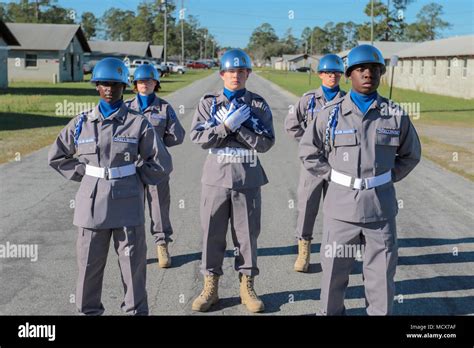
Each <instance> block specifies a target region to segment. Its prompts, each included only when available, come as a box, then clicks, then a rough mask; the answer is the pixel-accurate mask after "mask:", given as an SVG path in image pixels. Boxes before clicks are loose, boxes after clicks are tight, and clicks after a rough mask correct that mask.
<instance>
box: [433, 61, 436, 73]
mask: <svg viewBox="0 0 474 348" xmlns="http://www.w3.org/2000/svg"><path fill="white" fill-rule="evenodd" d="M433 76H436V59H435V60H433Z"/></svg>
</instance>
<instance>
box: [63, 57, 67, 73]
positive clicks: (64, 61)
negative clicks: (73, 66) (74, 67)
mask: <svg viewBox="0 0 474 348" xmlns="http://www.w3.org/2000/svg"><path fill="white" fill-rule="evenodd" d="M66 56H67V55H66V54H65V55H64V56H63V70H67V59H66Z"/></svg>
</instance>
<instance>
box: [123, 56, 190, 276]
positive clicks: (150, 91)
mask: <svg viewBox="0 0 474 348" xmlns="http://www.w3.org/2000/svg"><path fill="white" fill-rule="evenodd" d="M133 84H134V91H135V92H137V95H136V97H134V98H132V99H129V100H127V101H125V105H127V106H128V107H129V108H130V109H132V110H135V111H138V112H140V113H142V114H143V115H145V116H146V118H147V119H148V121H150V123H151V124H152V125H153V127H154V129H155V134H156V136H157V137H158V138H159V139H158V141H159V142H163V143H164V144H165V145H166V146H167V147H172V146H175V145H179V144H181V143H182V142H183V140H184V135H185V131H184V128H183V127H182V126H181V123H180V122H179V120H178V117H176V113H175V112H174V110H173V107H172V106H171V105H170V104H168V102H166V101H165V100H164V99H161V98H159V97H158V96H156V94H155V92H157V91H158V90H159V88H160V76H159V74H158V71H157V70H156V69H155V67H154V66H153V65H151V64H143V65H140V66H139V67H138V68H137V69H136V70H135V73H134V76H133ZM146 197H147V201H148V208H149V210H150V218H151V233H152V235H153V236H154V237H155V244H156V245H157V248H156V251H157V255H158V265H159V266H160V267H161V268H167V267H170V266H171V257H170V255H169V252H168V243H169V242H170V241H171V238H170V236H171V235H172V234H173V228H172V227H171V222H170V200H171V198H170V184H169V176H168V177H165V178H163V180H161V181H160V182H159V183H158V185H147V187H146Z"/></svg>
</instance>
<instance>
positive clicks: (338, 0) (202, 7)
mask: <svg viewBox="0 0 474 348" xmlns="http://www.w3.org/2000/svg"><path fill="white" fill-rule="evenodd" d="M3 1H5V0H3ZM142 1H143V0H100V1H97V0H79V1H78V0H59V4H60V5H61V6H64V7H68V8H73V9H75V10H76V11H77V14H78V15H79V16H80V15H81V13H82V12H84V11H91V12H93V13H94V14H95V15H96V16H99V17H100V16H102V14H103V13H104V11H105V10H107V9H108V8H110V7H118V8H122V9H128V10H135V9H136V8H137V5H138V4H139V3H140V2H142ZM148 1H150V0H148ZM174 1H175V3H177V4H178V7H180V6H181V0H174ZM368 1H369V0H233V1H230V0H184V7H185V8H186V15H189V14H192V15H194V16H196V17H197V18H198V19H199V22H200V23H201V24H202V25H203V26H205V27H207V28H209V30H210V32H211V33H213V34H214V36H215V37H216V38H217V41H218V42H219V44H220V45H221V46H232V47H245V46H246V45H247V43H248V39H249V37H250V35H251V33H252V31H253V29H255V28H256V27H257V26H259V25H260V24H262V23H264V22H268V23H270V24H271V25H272V26H273V28H275V30H276V33H277V35H278V36H280V37H281V36H282V35H283V34H284V33H285V31H286V30H287V29H288V28H292V32H293V35H294V36H296V37H300V35H301V32H302V31H303V29H304V28H305V27H306V26H309V27H314V26H316V25H317V26H324V24H326V23H327V22H329V21H333V22H335V23H337V22H346V21H349V20H351V21H353V22H355V23H363V22H365V21H369V20H370V18H369V17H367V16H366V15H365V14H364V13H363V10H364V7H365V5H366V4H367V3H368ZM383 2H384V3H386V0H383ZM430 2H436V3H439V4H441V5H442V6H443V10H444V15H443V17H442V18H443V19H444V20H445V21H448V22H449V23H451V24H452V27H451V28H450V29H448V30H445V31H444V32H443V33H442V36H443V37H449V36H456V35H467V34H473V33H474V5H473V4H474V1H472V0H438V1H433V0H415V1H414V2H413V3H412V4H410V5H409V6H408V8H407V11H406V13H405V17H406V21H407V22H408V23H411V22H413V21H415V20H416V14H417V13H418V12H419V10H420V9H421V8H422V7H423V5H426V4H428V3H430ZM290 11H293V12H292V14H293V15H294V18H293V19H290V18H289V15H290V14H291V13H290ZM176 17H177V13H176Z"/></svg>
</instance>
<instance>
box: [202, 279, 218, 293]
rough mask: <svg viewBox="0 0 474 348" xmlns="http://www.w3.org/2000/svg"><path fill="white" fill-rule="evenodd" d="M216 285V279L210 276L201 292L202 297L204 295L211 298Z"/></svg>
mask: <svg viewBox="0 0 474 348" xmlns="http://www.w3.org/2000/svg"><path fill="white" fill-rule="evenodd" d="M213 285H214V279H212V278H209V279H208V280H207V281H206V282H205V285H204V290H203V291H202V293H201V297H204V298H209V297H211V296H212V295H213V294H214V292H215V288H216V287H215V286H213Z"/></svg>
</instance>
